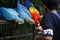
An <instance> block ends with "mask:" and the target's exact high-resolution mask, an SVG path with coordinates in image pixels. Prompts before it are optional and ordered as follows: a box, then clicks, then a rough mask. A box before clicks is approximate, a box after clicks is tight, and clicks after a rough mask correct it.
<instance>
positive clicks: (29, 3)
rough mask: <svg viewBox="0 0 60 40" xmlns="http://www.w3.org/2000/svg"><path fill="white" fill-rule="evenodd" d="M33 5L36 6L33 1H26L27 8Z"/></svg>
mask: <svg viewBox="0 0 60 40" xmlns="http://www.w3.org/2000/svg"><path fill="white" fill-rule="evenodd" d="M31 6H32V7H34V5H33V3H31V2H30V1H29V0H26V1H25V7H26V8H27V9H29V8H30V7H31Z"/></svg>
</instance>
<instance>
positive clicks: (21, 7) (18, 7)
mask: <svg viewBox="0 0 60 40" xmlns="http://www.w3.org/2000/svg"><path fill="white" fill-rule="evenodd" d="M19 9H22V10H23V11H24V12H25V14H28V15H29V17H31V15H30V12H29V11H28V9H27V8H26V7H24V6H23V5H21V4H20V2H19V0H18V4H17V10H19Z"/></svg>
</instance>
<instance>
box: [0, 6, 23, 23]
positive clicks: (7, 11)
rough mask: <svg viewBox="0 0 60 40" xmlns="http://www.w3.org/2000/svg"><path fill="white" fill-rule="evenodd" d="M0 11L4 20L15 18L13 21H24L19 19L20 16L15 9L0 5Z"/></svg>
mask: <svg viewBox="0 0 60 40" xmlns="http://www.w3.org/2000/svg"><path fill="white" fill-rule="evenodd" d="M0 11H1V14H2V16H3V17H4V18H5V19H6V20H9V21H12V20H15V21H17V22H18V23H24V20H23V19H21V18H20V17H19V16H18V13H17V12H16V11H15V10H13V9H11V8H5V7H1V8H0Z"/></svg>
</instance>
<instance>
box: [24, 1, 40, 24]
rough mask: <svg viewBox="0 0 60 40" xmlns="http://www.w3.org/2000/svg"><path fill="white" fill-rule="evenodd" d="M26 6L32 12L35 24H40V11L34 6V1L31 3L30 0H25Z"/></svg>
mask: <svg viewBox="0 0 60 40" xmlns="http://www.w3.org/2000/svg"><path fill="white" fill-rule="evenodd" d="M25 7H26V8H27V9H28V10H29V12H30V14H31V18H32V19H33V20H34V22H35V24H37V25H39V24H40V18H41V17H40V16H41V15H40V13H39V11H38V10H37V9H36V8H35V7H34V5H33V3H31V2H30V1H29V0H26V1H25Z"/></svg>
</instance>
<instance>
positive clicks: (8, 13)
mask: <svg viewBox="0 0 60 40" xmlns="http://www.w3.org/2000/svg"><path fill="white" fill-rule="evenodd" d="M0 11H1V12H2V15H3V16H4V18H6V19H7V20H14V19H15V17H14V16H13V15H12V13H11V11H9V10H8V9H7V8H0Z"/></svg>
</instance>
